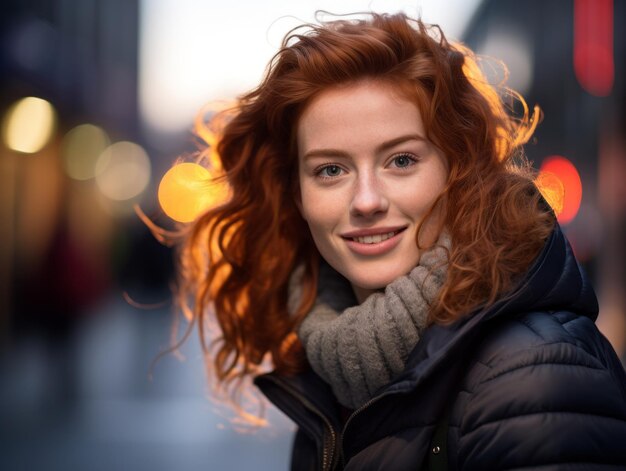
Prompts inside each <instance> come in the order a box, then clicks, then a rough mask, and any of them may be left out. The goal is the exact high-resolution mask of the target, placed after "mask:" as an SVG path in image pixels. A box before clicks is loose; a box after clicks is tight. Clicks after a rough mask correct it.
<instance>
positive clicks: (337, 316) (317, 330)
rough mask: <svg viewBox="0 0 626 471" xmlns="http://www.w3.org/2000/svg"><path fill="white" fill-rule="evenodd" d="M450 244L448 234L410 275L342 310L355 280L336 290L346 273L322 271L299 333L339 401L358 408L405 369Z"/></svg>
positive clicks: (314, 365)
mask: <svg viewBox="0 0 626 471" xmlns="http://www.w3.org/2000/svg"><path fill="white" fill-rule="evenodd" d="M449 248H450V239H449V237H448V236H447V235H445V234H444V235H442V236H441V237H440V238H439V240H438V241H437V244H436V245H435V246H433V248H431V249H430V250H428V251H426V252H424V253H423V254H422V256H421V258H420V261H419V265H418V266H417V267H415V268H414V269H413V270H411V272H410V273H409V274H408V275H405V276H402V277H400V278H398V279H396V280H394V281H393V282H392V283H390V284H389V285H387V287H386V288H385V290H384V293H383V292H379V293H374V294H372V295H370V296H369V297H368V298H367V299H366V300H365V301H364V302H363V303H362V304H361V305H357V306H353V307H350V308H347V309H345V310H344V311H343V312H341V313H340V311H341V309H342V308H341V307H340V308H339V309H338V308H337V306H339V305H341V304H342V303H343V304H344V306H345V303H346V296H348V297H352V298H353V295H352V293H346V292H345V289H351V288H350V285H349V284H347V283H346V280H345V278H344V279H343V283H344V285H343V287H342V288H341V289H340V290H336V288H337V286H338V285H340V284H341V280H340V279H338V278H337V277H340V278H343V277H341V275H339V274H338V273H337V272H334V270H332V269H330V267H327V269H330V272H331V275H330V277H329V274H328V273H326V274H323V275H322V276H320V287H319V288H318V298H317V302H316V304H315V306H314V307H313V309H312V310H311V312H310V313H309V314H308V315H307V317H306V318H305V319H304V321H303V322H302V324H301V325H300V327H299V329H298V336H299V337H300V340H301V341H302V344H303V346H304V349H305V351H306V355H307V358H308V360H309V363H310V364H311V367H312V368H313V370H314V371H315V372H316V373H317V374H318V375H319V376H320V377H322V378H323V379H324V380H325V381H326V382H327V383H328V384H330V386H331V388H332V390H333V392H334V394H335V396H336V397H337V399H338V401H339V403H341V404H342V405H344V406H345V407H348V408H350V409H356V408H358V407H360V406H361V405H363V404H364V403H365V402H367V401H368V400H370V399H371V398H372V397H374V396H375V393H376V391H377V390H378V389H380V388H381V387H382V386H384V385H386V384H388V383H389V382H390V381H391V380H392V379H393V378H395V377H396V376H398V375H399V374H400V373H402V371H403V370H404V366H405V363H406V360H407V357H408V355H409V353H410V352H411V350H412V349H413V347H415V345H416V344H417V342H418V340H419V338H420V336H421V333H422V331H423V330H424V328H425V327H426V320H427V316H428V311H429V308H430V305H431V304H432V302H433V301H434V299H435V297H436V296H437V293H438V292H439V289H440V288H441V285H442V284H443V282H444V279H445V276H446V271H447V260H448V258H447V257H448V250H449ZM333 276H334V278H333ZM333 292H334V294H333ZM329 296H330V298H332V297H334V298H335V299H334V302H333V300H330V299H329ZM339 298H343V299H342V300H339V301H337V300H338V299H339ZM333 304H334V305H333ZM338 311H339V312H338Z"/></svg>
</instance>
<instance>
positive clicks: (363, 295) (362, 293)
mask: <svg viewBox="0 0 626 471" xmlns="http://www.w3.org/2000/svg"><path fill="white" fill-rule="evenodd" d="M352 290H353V291H354V295H355V296H356V300H357V301H358V302H359V304H363V301H365V300H366V299H367V298H368V297H369V295H370V294H373V293H376V292H382V291H383V288H380V289H367V288H361V287H360V286H357V285H354V284H353V285H352Z"/></svg>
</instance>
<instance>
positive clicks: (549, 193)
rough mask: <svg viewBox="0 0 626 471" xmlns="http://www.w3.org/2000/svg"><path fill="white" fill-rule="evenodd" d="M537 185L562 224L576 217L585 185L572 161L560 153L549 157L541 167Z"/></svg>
mask: <svg viewBox="0 0 626 471" xmlns="http://www.w3.org/2000/svg"><path fill="white" fill-rule="evenodd" d="M537 186H538V187H539V189H540V190H541V192H542V193H543V194H544V196H546V200H548V202H549V203H550V205H551V206H552V208H553V209H554V212H555V213H556V215H557V219H558V220H559V222H560V223H561V224H568V223H569V222H571V221H572V220H573V219H574V218H575V217H576V214H578V210H579V209H580V203H581V201H582V196H583V187H582V182H581V180H580V174H579V173H578V170H576V167H575V166H574V164H573V163H572V162H570V161H569V160H567V159H566V158H565V157H562V156H560V155H552V156H550V157H547V158H546V159H545V160H544V161H543V164H542V165H541V168H540V169H539V177H538V178H537ZM559 187H560V190H559ZM551 199H552V201H551Z"/></svg>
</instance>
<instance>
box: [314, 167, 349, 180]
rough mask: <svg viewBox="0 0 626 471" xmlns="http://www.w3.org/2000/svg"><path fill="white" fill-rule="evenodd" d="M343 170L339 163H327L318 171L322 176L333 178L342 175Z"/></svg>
mask: <svg viewBox="0 0 626 471" xmlns="http://www.w3.org/2000/svg"><path fill="white" fill-rule="evenodd" d="M341 172H343V170H342V169H341V167H340V166H339V165H326V166H325V167H322V168H321V169H319V170H318V171H317V172H316V173H317V175H319V176H321V177H325V178H333V177H338V176H339V175H341Z"/></svg>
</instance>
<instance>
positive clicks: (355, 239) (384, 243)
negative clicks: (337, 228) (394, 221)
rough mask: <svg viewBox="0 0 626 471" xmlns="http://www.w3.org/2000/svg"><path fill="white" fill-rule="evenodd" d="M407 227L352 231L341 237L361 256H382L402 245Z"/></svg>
mask: <svg viewBox="0 0 626 471" xmlns="http://www.w3.org/2000/svg"><path fill="white" fill-rule="evenodd" d="M405 229H406V227H382V228H371V229H363V230H358V231H351V232H347V233H344V234H342V235H341V237H343V239H344V240H345V241H346V244H347V245H348V247H349V248H350V250H352V251H353V252H355V253H357V254H359V255H381V254H384V253H386V252H389V251H390V250H392V249H393V248H394V247H395V246H396V245H398V243H400V239H401V233H402V232H403V231H404V230H405Z"/></svg>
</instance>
